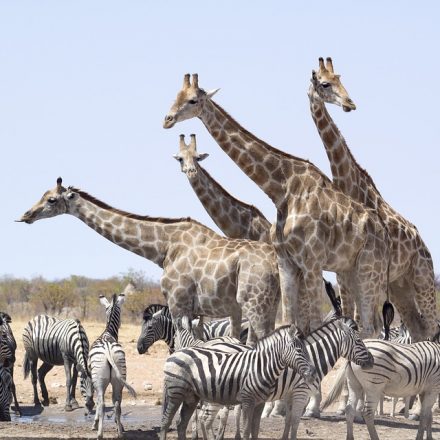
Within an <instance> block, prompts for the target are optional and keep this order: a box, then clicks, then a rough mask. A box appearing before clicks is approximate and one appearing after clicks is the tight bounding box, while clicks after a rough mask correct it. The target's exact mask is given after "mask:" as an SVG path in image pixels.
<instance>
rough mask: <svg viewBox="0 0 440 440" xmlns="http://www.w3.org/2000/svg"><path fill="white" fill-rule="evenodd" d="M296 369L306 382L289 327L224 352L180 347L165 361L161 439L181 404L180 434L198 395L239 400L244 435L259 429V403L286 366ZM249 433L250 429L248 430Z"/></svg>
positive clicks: (307, 371)
mask: <svg viewBox="0 0 440 440" xmlns="http://www.w3.org/2000/svg"><path fill="white" fill-rule="evenodd" d="M288 366H289V367H292V368H294V369H296V370H297V371H298V373H299V374H301V375H302V376H303V377H305V378H306V380H307V381H308V382H311V381H312V380H313V379H314V374H315V369H314V367H313V366H312V365H311V363H310V360H309V357H308V355H307V352H306V350H305V346H304V340H303V339H302V338H300V337H299V335H297V334H295V330H294V326H291V327H288V326H286V327H281V328H279V329H278V330H276V331H274V332H273V333H271V334H270V335H268V336H266V337H264V338H262V339H261V340H260V341H258V342H257V344H256V345H255V347H254V348H253V349H249V350H246V351H244V352H240V353H224V352H220V351H219V350H215V349H212V348H205V347H203V348H202V347H198V348H197V347H195V348H185V349H182V350H179V351H177V352H175V353H174V354H172V355H171V356H170V357H169V358H168V359H167V361H166V363H165V368H164V373H165V383H164V402H163V414H162V425H161V434H160V435H161V440H165V438H166V432H167V429H168V427H169V425H170V424H171V421H172V419H173V417H174V414H175V413H176V411H177V409H178V407H179V406H180V404H182V410H181V412H180V422H179V424H178V427H177V429H178V437H179V439H180V438H184V436H185V431H186V427H187V425H188V422H189V419H190V417H191V415H192V413H193V412H194V410H195V408H196V406H197V403H198V401H199V400H200V399H202V400H208V401H210V402H215V403H220V404H223V405H231V404H238V403H241V404H242V407H243V413H244V419H245V423H244V439H245V440H247V439H248V438H249V435H250V430H251V426H252V430H253V431H254V430H256V431H257V432H258V429H259V421H260V417H261V412H262V410H263V407H264V402H265V401H266V400H267V398H268V396H269V395H270V394H271V392H272V391H273V387H274V385H275V383H276V381H277V379H278V377H279V375H280V374H281V373H282V371H283V369H284V368H286V367H288ZM252 434H254V432H253V433H252Z"/></svg>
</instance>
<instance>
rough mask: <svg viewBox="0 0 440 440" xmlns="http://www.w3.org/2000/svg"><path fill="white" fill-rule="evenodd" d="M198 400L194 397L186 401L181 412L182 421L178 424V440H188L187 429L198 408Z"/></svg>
mask: <svg viewBox="0 0 440 440" xmlns="http://www.w3.org/2000/svg"><path fill="white" fill-rule="evenodd" d="M197 404H198V399H197V398H196V397H195V396H194V398H193V399H191V400H189V401H188V400H185V401H184V402H183V403H182V408H181V410H180V420H179V421H178V423H177V438H178V440H185V439H186V428H187V427H188V423H189V421H190V419H191V416H192V415H193V413H194V410H195V409H196V408H197Z"/></svg>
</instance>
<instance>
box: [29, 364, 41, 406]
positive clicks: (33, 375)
mask: <svg viewBox="0 0 440 440" xmlns="http://www.w3.org/2000/svg"><path fill="white" fill-rule="evenodd" d="M29 362H30V364H31V380H32V388H33V390H34V405H35V406H41V402H40V399H39V398H38V390H37V381H38V379H37V377H38V373H37V360H35V361H34V360H32V361H29Z"/></svg>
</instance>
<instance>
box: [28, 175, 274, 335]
mask: <svg viewBox="0 0 440 440" xmlns="http://www.w3.org/2000/svg"><path fill="white" fill-rule="evenodd" d="M60 214H71V215H73V216H75V217H77V218H79V219H80V220H82V221H83V222H84V223H86V224H87V225H88V226H90V227H91V228H92V229H94V230H95V231H96V232H98V233H99V234H101V235H102V236H104V237H105V238H107V239H108V240H110V241H112V242H113V243H115V244H117V245H118V246H121V247H123V248H125V249H127V250H130V251H131V252H134V253H135V254H137V255H140V256H142V257H144V258H147V259H149V260H151V261H153V262H155V263H156V264H158V265H159V266H160V267H162V268H163V275H162V278H161V288H162V292H163V294H164V295H165V298H166V299H167V302H168V306H169V308H170V312H171V314H172V316H173V319H176V318H179V317H189V318H191V319H192V318H193V317H195V316H196V315H202V316H203V315H206V316H211V317H215V318H222V317H227V316H230V317H231V322H232V336H233V337H237V336H239V334H240V326H241V319H242V314H243V315H244V316H245V317H246V318H248V319H249V322H250V324H251V327H252V331H251V332H250V333H251V336H250V337H249V339H248V341H249V342H254V341H255V338H261V337H262V336H264V335H265V334H267V333H268V332H269V331H270V330H271V329H273V327H274V324H275V314H276V307H277V303H278V301H279V297H280V289H279V279H278V268H277V265H276V258H275V253H274V250H273V248H272V246H270V245H269V244H266V243H261V242H255V241H250V240H238V239H228V238H225V237H221V236H219V235H218V234H216V233H215V232H214V231H212V230H211V229H209V228H207V227H206V226H204V225H202V224H201V223H199V222H196V221H194V220H192V219H190V218H183V219H164V218H154V217H148V216H139V215H135V214H130V213H127V212H124V211H121V210H118V209H115V208H112V207H111V206H109V205H107V204H105V203H104V202H102V201H100V200H98V199H96V198H94V197H92V196H90V195H89V194H87V193H85V192H83V191H81V190H78V189H76V188H73V187H69V188H67V189H66V188H64V187H63V186H62V185H61V180H60V179H59V180H58V184H57V187H55V188H54V189H53V190H50V191H47V192H46V193H45V194H44V195H43V197H42V199H41V200H40V201H39V202H38V203H37V204H36V205H34V207H33V208H32V209H30V210H29V211H27V212H26V213H25V214H24V215H23V217H22V219H21V221H24V222H26V223H33V222H34V221H35V220H39V219H42V218H47V217H53V216H55V215H60Z"/></svg>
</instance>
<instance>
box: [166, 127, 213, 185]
mask: <svg viewBox="0 0 440 440" xmlns="http://www.w3.org/2000/svg"><path fill="white" fill-rule="evenodd" d="M208 156H209V154H208V153H198V152H197V144H196V135H195V134H192V135H191V142H190V143H189V145H186V144H185V135H184V134H181V135H180V143H179V152H178V153H177V154H175V155H174V156H173V157H174V159H176V160H178V161H179V162H180V168H181V170H182V173H185V174H186V175H187V177H188V179H192V178H194V177H195V176H196V175H197V165H196V163H197V162H200V161H201V160H203V159H206V158H207V157H208Z"/></svg>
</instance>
